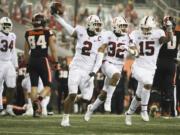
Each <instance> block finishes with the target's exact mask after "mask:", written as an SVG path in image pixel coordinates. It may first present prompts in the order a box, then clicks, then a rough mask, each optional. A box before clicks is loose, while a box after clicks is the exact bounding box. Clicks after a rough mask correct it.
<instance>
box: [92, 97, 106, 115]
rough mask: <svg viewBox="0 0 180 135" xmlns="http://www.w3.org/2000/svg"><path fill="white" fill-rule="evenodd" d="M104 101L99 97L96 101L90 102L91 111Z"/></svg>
mask: <svg viewBox="0 0 180 135" xmlns="http://www.w3.org/2000/svg"><path fill="white" fill-rule="evenodd" d="M103 102H104V101H101V100H100V99H99V98H97V99H96V101H95V102H94V103H93V104H92V108H91V111H93V112H94V110H96V109H97V108H98V107H99V106H100V105H101V104H102V103H103Z"/></svg>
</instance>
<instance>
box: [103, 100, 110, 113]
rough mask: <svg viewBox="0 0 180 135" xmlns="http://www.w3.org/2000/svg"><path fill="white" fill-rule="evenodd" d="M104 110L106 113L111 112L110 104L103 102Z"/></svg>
mask: <svg viewBox="0 0 180 135" xmlns="http://www.w3.org/2000/svg"><path fill="white" fill-rule="evenodd" d="M104 110H105V111H106V112H111V103H108V102H105V103H104Z"/></svg>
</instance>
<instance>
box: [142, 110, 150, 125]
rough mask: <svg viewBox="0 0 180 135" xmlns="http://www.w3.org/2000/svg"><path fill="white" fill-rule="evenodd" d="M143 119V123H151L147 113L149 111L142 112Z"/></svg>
mask: <svg viewBox="0 0 180 135" xmlns="http://www.w3.org/2000/svg"><path fill="white" fill-rule="evenodd" d="M141 118H142V120H143V121H146V122H148V121H149V115H148V112H147V111H142V112H141Z"/></svg>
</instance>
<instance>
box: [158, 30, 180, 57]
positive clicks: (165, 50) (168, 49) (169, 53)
mask: <svg viewBox="0 0 180 135" xmlns="http://www.w3.org/2000/svg"><path fill="white" fill-rule="evenodd" d="M178 42H179V34H178V32H175V35H174V36H173V41H170V42H168V43H166V44H163V45H162V47H161V49H160V51H159V56H158V58H159V59H172V60H174V59H175V58H176V57H177V51H178Z"/></svg>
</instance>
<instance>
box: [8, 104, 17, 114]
mask: <svg viewBox="0 0 180 135" xmlns="http://www.w3.org/2000/svg"><path fill="white" fill-rule="evenodd" d="M6 112H7V114H9V115H11V116H16V114H15V113H14V112H13V106H12V105H7V107H6Z"/></svg>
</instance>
